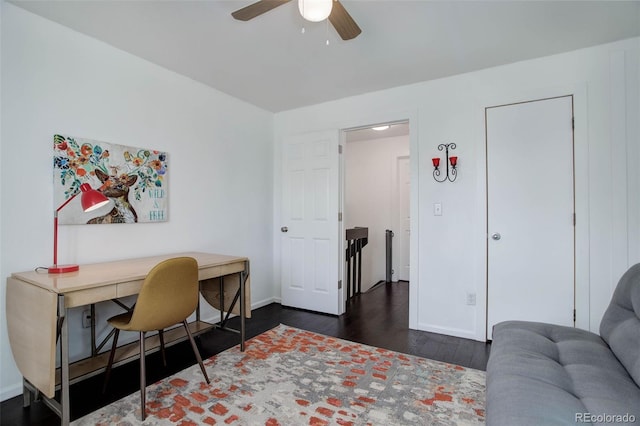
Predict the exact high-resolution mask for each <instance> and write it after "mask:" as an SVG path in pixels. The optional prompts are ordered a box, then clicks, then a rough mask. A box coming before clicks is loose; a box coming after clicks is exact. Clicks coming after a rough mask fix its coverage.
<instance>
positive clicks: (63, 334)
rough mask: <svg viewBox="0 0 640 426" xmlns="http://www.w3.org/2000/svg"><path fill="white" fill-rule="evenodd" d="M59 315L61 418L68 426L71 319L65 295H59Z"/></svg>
mask: <svg viewBox="0 0 640 426" xmlns="http://www.w3.org/2000/svg"><path fill="white" fill-rule="evenodd" d="M58 315H59V318H60V319H61V321H62V328H61V330H60V411H61V413H60V420H61V424H62V426H67V425H68V424H69V420H70V418H69V417H70V410H69V321H68V317H67V308H66V307H65V306H64V295H62V294H60V295H58Z"/></svg>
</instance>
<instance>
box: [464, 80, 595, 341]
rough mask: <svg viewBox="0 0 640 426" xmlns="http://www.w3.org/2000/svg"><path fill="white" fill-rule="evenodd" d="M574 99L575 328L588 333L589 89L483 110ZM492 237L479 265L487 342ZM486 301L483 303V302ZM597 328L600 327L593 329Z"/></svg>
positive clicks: (522, 98)
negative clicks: (489, 263) (561, 98)
mask: <svg viewBox="0 0 640 426" xmlns="http://www.w3.org/2000/svg"><path fill="white" fill-rule="evenodd" d="M568 95H572V96H573V116H574V120H575V121H574V128H573V149H574V151H573V152H574V203H575V214H576V225H575V229H574V239H575V274H574V279H575V296H574V297H575V305H574V306H575V310H576V321H575V327H577V328H582V329H585V330H590V331H593V330H592V327H591V324H590V317H591V315H590V278H589V263H590V255H589V222H590V220H589V147H588V137H587V135H588V131H587V125H588V121H587V120H588V114H587V112H588V98H587V86H586V84H578V85H571V86H559V87H547V88H538V89H535V90H530V91H526V92H522V93H514V94H497V95H495V96H494V97H492V98H487V99H484V101H483V106H482V113H483V116H484V111H485V108H489V107H495V106H500V105H510V104H518V103H523V102H527V101H531V100H542V99H550V98H558V97H562V96H568ZM486 137H487V135H486V125H485V136H484V139H485V142H484V144H482V147H481V150H483V152H479V155H478V156H477V159H476V161H477V163H476V165H477V170H478V177H477V178H478V180H479V181H480V182H481V183H480V185H482V186H483V192H484V198H485V208H484V211H483V212H482V214H483V215H484V218H482V220H483V223H487V220H488V217H487V208H488V206H487V205H486V203H487V198H486V197H487V181H486V178H487V170H486V156H487V145H486ZM488 238H489V235H488V233H487V231H486V227H485V229H484V231H483V239H484V240H485V244H484V251H485V252H484V264H483V265H479V266H480V267H481V268H482V270H478V271H477V272H478V273H479V274H482V275H483V276H484V288H482V291H483V292H484V294H482V295H481V296H480V295H478V296H479V299H478V300H479V303H478V305H477V306H478V309H477V312H476V323H477V324H478V325H479V326H480V325H482V326H481V327H482V329H484V330H483V331H482V330H478V335H480V334H481V333H482V334H484V340H485V341H486V340H487V338H488V335H489V334H488V333H487V324H488V322H487V315H488V312H487V303H488V292H487V289H488V285H489V280H488V276H487V269H488V254H489V253H488V249H487V244H486V242H487V239H488ZM480 297H481V298H482V299H484V303H482V302H480V300H482V299H481V298H480ZM594 327H597V325H594Z"/></svg>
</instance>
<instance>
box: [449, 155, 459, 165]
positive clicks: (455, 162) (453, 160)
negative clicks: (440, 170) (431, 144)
mask: <svg viewBox="0 0 640 426" xmlns="http://www.w3.org/2000/svg"><path fill="white" fill-rule="evenodd" d="M449 161H450V162H451V165H452V166H454V167H455V165H456V164H458V157H449Z"/></svg>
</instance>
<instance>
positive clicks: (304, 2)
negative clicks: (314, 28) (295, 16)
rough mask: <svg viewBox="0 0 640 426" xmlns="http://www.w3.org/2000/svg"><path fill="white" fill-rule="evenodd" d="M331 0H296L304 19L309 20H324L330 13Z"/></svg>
mask: <svg viewBox="0 0 640 426" xmlns="http://www.w3.org/2000/svg"><path fill="white" fill-rule="evenodd" d="M332 7H333V0H298V10H300V14H301V15H302V17H303V18H304V19H306V20H307V21H311V22H320V21H324V20H325V19H327V18H328V17H329V15H330V14H331V8H332Z"/></svg>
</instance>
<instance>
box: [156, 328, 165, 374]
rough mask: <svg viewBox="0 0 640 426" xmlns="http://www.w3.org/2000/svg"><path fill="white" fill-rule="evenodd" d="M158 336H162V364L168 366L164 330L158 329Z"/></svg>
mask: <svg viewBox="0 0 640 426" xmlns="http://www.w3.org/2000/svg"><path fill="white" fill-rule="evenodd" d="M158 337H159V338H160V354H161V355H162V365H164V366H165V367H166V366H167V355H166V354H165V352H164V330H158Z"/></svg>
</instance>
